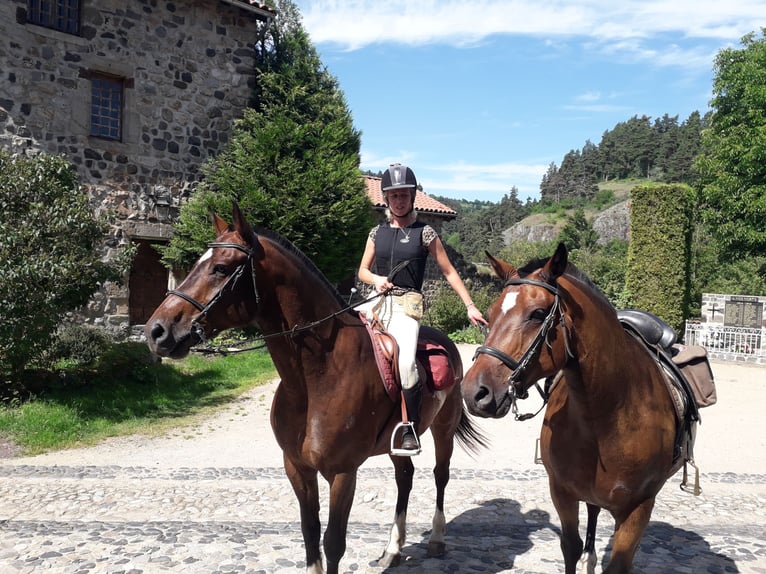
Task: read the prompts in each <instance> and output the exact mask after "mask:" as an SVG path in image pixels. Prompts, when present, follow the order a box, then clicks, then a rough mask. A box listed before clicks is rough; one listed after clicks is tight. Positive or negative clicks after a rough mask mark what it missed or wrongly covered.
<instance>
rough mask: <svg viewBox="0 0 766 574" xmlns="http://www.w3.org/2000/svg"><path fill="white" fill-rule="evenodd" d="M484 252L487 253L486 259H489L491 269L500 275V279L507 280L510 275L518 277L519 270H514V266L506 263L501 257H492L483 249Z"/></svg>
mask: <svg viewBox="0 0 766 574" xmlns="http://www.w3.org/2000/svg"><path fill="white" fill-rule="evenodd" d="M484 253H485V254H486V255H487V259H488V260H489V264H490V265H491V266H492V269H494V270H495V274H496V275H497V276H498V277H500V279H502V280H503V281H508V279H510V278H511V277H518V275H519V272H518V271H516V268H515V267H514V266H513V265H511V264H510V263H506V262H505V261H503V260H502V259H496V258H495V257H492V254H490V252H489V251H485V252H484Z"/></svg>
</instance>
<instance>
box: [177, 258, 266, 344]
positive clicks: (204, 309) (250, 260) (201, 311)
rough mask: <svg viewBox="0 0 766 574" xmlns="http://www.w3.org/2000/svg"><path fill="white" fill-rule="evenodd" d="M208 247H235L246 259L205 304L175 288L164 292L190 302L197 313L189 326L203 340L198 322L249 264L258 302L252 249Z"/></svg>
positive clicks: (235, 281)
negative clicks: (245, 255)
mask: <svg viewBox="0 0 766 574" xmlns="http://www.w3.org/2000/svg"><path fill="white" fill-rule="evenodd" d="M208 247H209V248H211V249H215V248H217V247H220V248H230V249H237V250H239V251H241V252H242V253H245V254H247V259H246V260H245V262H244V263H242V264H241V265H239V266H238V267H237V268H236V269H235V270H234V273H232V274H231V275H230V276H229V278H228V279H227V281H226V283H224V284H223V287H221V288H220V289H219V290H218V292H217V293H216V294H215V295H214V296H213V297H212V298H211V299H210V301H208V302H207V304H206V305H203V304H202V303H200V302H199V301H197V300H196V299H195V298H194V297H192V296H191V295H187V294H186V293H184V292H183V291H178V290H177V289H170V290H168V291H167V292H165V297H167V296H168V295H175V296H176V297H180V298H181V299H183V300H184V301H187V302H188V303H191V304H192V305H194V307H196V309H197V310H198V311H199V314H198V315H197V316H196V317H194V318H193V319H192V321H191V328H192V331H193V332H194V334H195V335H197V337H199V339H200V340H201V341H203V342H205V341H207V337H205V330H204V329H203V328H202V325H201V324H200V320H201V319H204V318H205V317H207V314H208V312H209V311H210V309H212V308H213V306H214V305H215V304H216V303H218V301H219V300H220V299H221V297H222V296H223V295H224V293H226V292H227V291H231V290H233V289H234V287H236V285H237V282H238V281H239V279H240V277H242V274H243V273H244V272H245V268H246V267H247V266H248V264H250V268H251V270H252V276H253V290H254V292H255V301H256V303H257V302H258V288H257V287H256V285H255V268H254V267H253V266H252V263H253V250H252V249H250V248H249V247H247V246H245V245H240V244H239V243H208Z"/></svg>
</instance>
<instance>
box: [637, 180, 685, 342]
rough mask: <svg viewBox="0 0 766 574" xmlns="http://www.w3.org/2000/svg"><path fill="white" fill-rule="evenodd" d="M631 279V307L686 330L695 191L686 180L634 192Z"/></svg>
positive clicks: (641, 186)
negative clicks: (684, 183)
mask: <svg viewBox="0 0 766 574" xmlns="http://www.w3.org/2000/svg"><path fill="white" fill-rule="evenodd" d="M630 199H631V207H630V246H629V248H628V270H627V274H626V278H625V283H626V287H627V291H628V292H629V293H630V294H631V301H630V303H631V306H632V307H634V308H636V309H643V310H645V311H649V312H651V313H654V314H655V315H657V316H658V317H660V318H661V319H663V320H664V321H665V322H667V323H668V324H669V325H670V326H671V327H673V328H674V329H675V330H676V331H677V332H679V333H683V327H684V320H685V319H686V317H687V316H688V311H689V302H690V269H691V264H690V261H691V255H690V254H691V237H692V229H693V226H692V211H693V208H694V193H693V191H692V188H691V187H689V186H688V185H683V184H668V185H665V184H663V185H658V184H647V185H639V186H636V187H634V188H633V189H632V190H631V192H630Z"/></svg>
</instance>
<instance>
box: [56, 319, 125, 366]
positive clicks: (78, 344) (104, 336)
mask: <svg viewBox="0 0 766 574" xmlns="http://www.w3.org/2000/svg"><path fill="white" fill-rule="evenodd" d="M111 343H112V337H110V336H109V334H108V333H107V332H106V331H104V330H103V329H97V328H95V327H89V326H87V325H76V324H65V325H62V326H61V327H59V329H58V331H56V334H55V335H54V336H53V341H52V343H51V346H50V349H49V350H48V354H47V359H48V361H49V362H50V363H55V362H58V361H67V362H68V364H69V365H71V366H79V365H88V364H90V363H93V362H94V361H95V360H96V359H98V358H99V357H100V356H101V355H103V354H104V353H105V352H106V351H107V349H108V348H109V346H110V344H111Z"/></svg>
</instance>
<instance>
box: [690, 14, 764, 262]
mask: <svg viewBox="0 0 766 574" xmlns="http://www.w3.org/2000/svg"><path fill="white" fill-rule="evenodd" d="M741 43H742V48H741V49H735V48H728V49H725V50H722V51H721V52H720V53H719V54H718V55H717V57H716V59H715V66H714V72H715V77H714V80H713V99H712V101H711V106H712V108H713V110H714V111H713V114H712V119H711V123H710V128H709V129H707V130H705V131H703V134H702V146H703V151H702V154H701V155H700V156H699V158H698V161H697V162H696V168H697V169H698V170H699V173H700V198H701V201H702V215H703V219H704V220H705V221H706V222H707V223H709V224H710V229H711V230H712V231H713V233H714V235H715V237H716V238H717V239H718V240H719V241H720V243H721V246H722V248H723V250H724V251H725V252H727V253H728V254H730V255H741V254H751V255H759V254H763V253H764V252H766V225H764V221H766V28H764V29H762V31H761V36H760V37H756V35H755V34H748V35H747V36H745V37H744V38H742V42H741Z"/></svg>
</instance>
